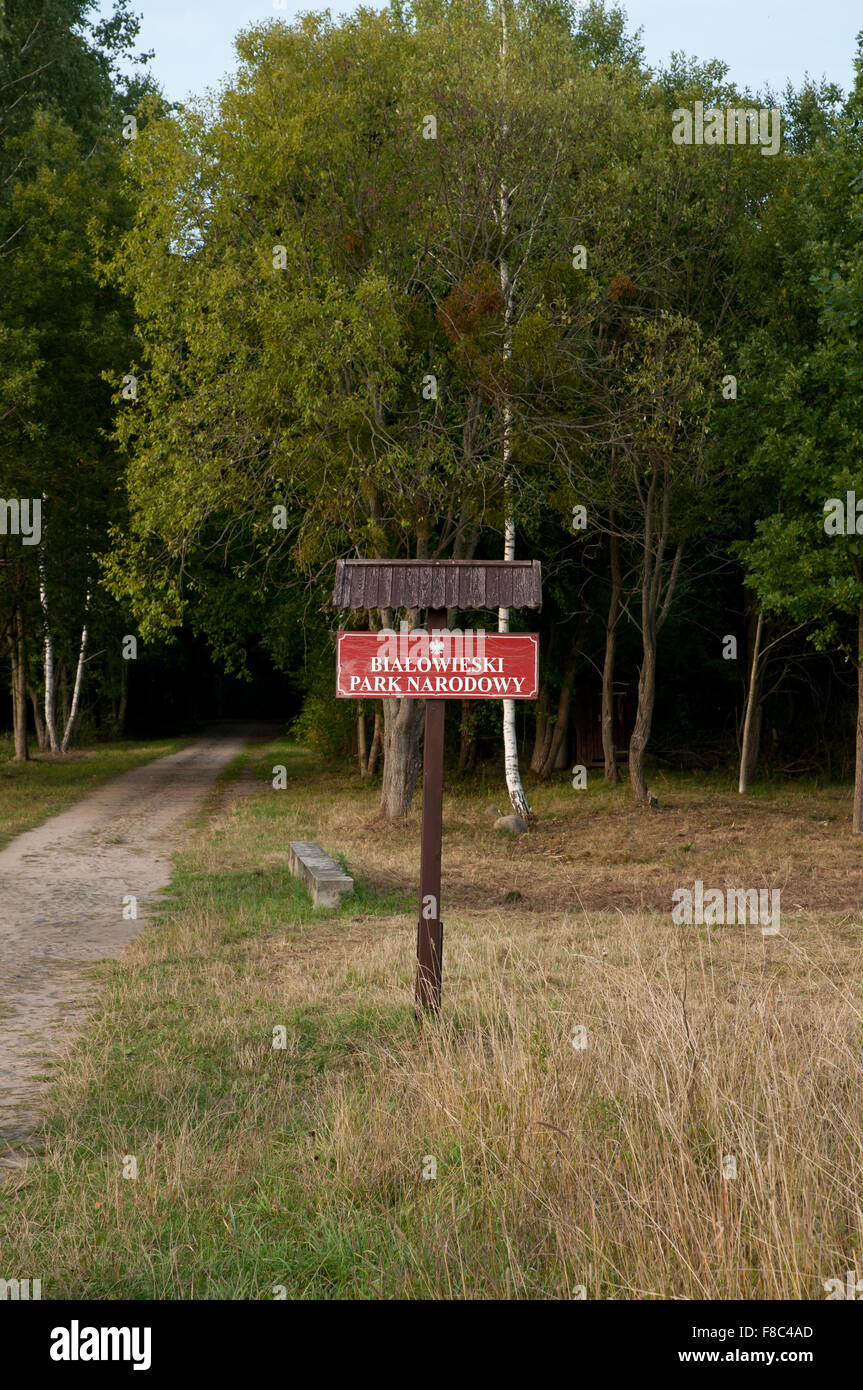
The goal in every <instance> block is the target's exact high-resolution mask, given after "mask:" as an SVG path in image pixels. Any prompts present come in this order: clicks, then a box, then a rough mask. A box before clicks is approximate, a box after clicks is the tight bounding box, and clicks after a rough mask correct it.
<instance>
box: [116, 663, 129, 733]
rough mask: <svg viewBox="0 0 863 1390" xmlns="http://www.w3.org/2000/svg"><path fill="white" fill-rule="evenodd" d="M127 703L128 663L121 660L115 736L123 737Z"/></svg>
mask: <svg viewBox="0 0 863 1390" xmlns="http://www.w3.org/2000/svg"><path fill="white" fill-rule="evenodd" d="M128 703H129V663H128V661H123V662H121V667H120V706H119V708H118V710H117V737H118V738H122V737H123V731H124V729H125V728H126V706H127V705H128Z"/></svg>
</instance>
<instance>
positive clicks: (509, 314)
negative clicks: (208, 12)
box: [497, 0, 530, 820]
mask: <svg viewBox="0 0 863 1390" xmlns="http://www.w3.org/2000/svg"><path fill="white" fill-rule="evenodd" d="M499 15H500V25H501V30H500V65H501V73H502V74H503V76H504V80H505V78H506V55H507V23H506V7H505V5H504V3H503V0H499ZM507 131H508V124H507V121H506V117H504V121H503V124H502V129H501V134H502V135H503V136H504V138H505V137H506V134H507ZM509 200H510V190H509V189H508V188H507V186H506V184H505V183H503V182H501V185H500V202H499V210H500V232H501V243H502V245H506V239H507V236H508V235H509ZM500 293H501V298H502V299H503V324H504V326H503V360H504V364H506V363H507V362H508V361H509V359H510V358H511V357H512V321H513V315H514V311H515V304H514V300H515V291H514V289H513V282H512V279H511V277H510V273H509V262H508V260H507V258H506V256H505V255H501V257H500ZM504 370H506V366H505V365H504ZM512 434H513V421H512V401H511V399H510V397H509V394H508V393H507V394H506V395H505V396H504V402H503V477H504V493H505V504H506V527H505V533H504V547H503V558H504V559H505V560H514V559H515V513H514V510H513V503H512ZM497 619H498V621H497V630H498V632H509V609H508V608H499V609H498V613H497ZM502 704H503V766H504V774H505V776H506V788H507V791H508V792H509V800H510V804H511V806H512V809H513V810H514V811H515V813H516V815H517V816H523V817H524V819H525V820H527V819H528V817H529V816H530V806H529V805H528V800H527V797H526V796H525V793H524V787H523V786H522V785H521V773H520V771H519V766H518V735H517V732H516V727H515V700H503V701H502Z"/></svg>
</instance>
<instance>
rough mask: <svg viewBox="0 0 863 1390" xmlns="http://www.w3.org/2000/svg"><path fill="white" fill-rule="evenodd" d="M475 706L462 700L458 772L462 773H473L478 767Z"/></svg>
mask: <svg viewBox="0 0 863 1390" xmlns="http://www.w3.org/2000/svg"><path fill="white" fill-rule="evenodd" d="M473 704H474V702H473V700H462V702H461V724H460V726H459V750H458V770H459V772H460V773H463V772H473V769H474V767H475V766H476V728H475V726H474V720H473Z"/></svg>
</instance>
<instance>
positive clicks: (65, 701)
mask: <svg viewBox="0 0 863 1390" xmlns="http://www.w3.org/2000/svg"><path fill="white" fill-rule="evenodd" d="M57 684H58V685H59V687H60V715H61V718H62V720H63V728H64V729H65V727H66V725H67V724H68V723H69V678H68V674H67V671H66V663H65V661H58V662H57ZM57 751H58V752H59V745H58V749H57Z"/></svg>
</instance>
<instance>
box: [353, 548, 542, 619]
mask: <svg viewBox="0 0 863 1390" xmlns="http://www.w3.org/2000/svg"><path fill="white" fill-rule="evenodd" d="M541 606H542V578H541V573H540V564H539V561H538V560H337V561H336V586H335V589H334V590H333V607H334V608H540V607H541Z"/></svg>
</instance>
